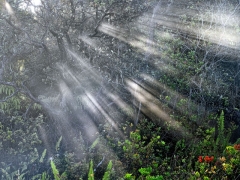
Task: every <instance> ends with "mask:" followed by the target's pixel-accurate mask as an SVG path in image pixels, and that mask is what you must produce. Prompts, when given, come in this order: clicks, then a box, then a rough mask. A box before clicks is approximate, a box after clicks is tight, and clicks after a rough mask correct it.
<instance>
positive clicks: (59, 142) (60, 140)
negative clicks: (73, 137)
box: [55, 136, 62, 152]
mask: <svg viewBox="0 0 240 180" xmlns="http://www.w3.org/2000/svg"><path fill="white" fill-rule="evenodd" d="M61 142H62V136H61V137H60V138H59V139H58V141H57V144H56V147H55V148H56V152H58V151H59V149H60V144H61Z"/></svg>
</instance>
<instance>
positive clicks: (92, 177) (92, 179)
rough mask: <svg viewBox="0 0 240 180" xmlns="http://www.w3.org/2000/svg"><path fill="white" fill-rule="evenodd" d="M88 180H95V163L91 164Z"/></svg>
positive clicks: (91, 162)
mask: <svg viewBox="0 0 240 180" xmlns="http://www.w3.org/2000/svg"><path fill="white" fill-rule="evenodd" d="M88 180H94V171H93V161H92V160H91V161H90V163H89V171H88Z"/></svg>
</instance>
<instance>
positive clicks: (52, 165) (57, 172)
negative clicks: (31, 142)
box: [50, 160, 60, 180]
mask: <svg viewBox="0 0 240 180" xmlns="http://www.w3.org/2000/svg"><path fill="white" fill-rule="evenodd" d="M50 163H51V168H52V173H53V175H54V179H55V180H60V175H59V171H58V170H57V167H56V165H55V164H54V162H53V160H51V162H50Z"/></svg>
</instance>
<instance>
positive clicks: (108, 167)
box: [103, 160, 113, 180]
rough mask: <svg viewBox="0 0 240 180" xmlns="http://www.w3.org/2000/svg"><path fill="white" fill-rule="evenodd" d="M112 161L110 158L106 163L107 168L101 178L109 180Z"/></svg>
mask: <svg viewBox="0 0 240 180" xmlns="http://www.w3.org/2000/svg"><path fill="white" fill-rule="evenodd" d="M112 166H113V165H112V161H111V160H110V161H109V163H108V165H107V169H106V171H105V173H104V176H103V180H110V177H111V170H112Z"/></svg>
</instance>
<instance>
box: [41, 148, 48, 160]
mask: <svg viewBox="0 0 240 180" xmlns="http://www.w3.org/2000/svg"><path fill="white" fill-rule="evenodd" d="M46 153H47V149H44V151H43V153H42V156H41V158H40V160H39V162H40V163H43V159H44V158H45V156H46Z"/></svg>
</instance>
